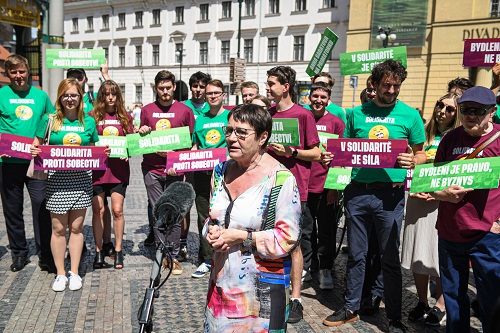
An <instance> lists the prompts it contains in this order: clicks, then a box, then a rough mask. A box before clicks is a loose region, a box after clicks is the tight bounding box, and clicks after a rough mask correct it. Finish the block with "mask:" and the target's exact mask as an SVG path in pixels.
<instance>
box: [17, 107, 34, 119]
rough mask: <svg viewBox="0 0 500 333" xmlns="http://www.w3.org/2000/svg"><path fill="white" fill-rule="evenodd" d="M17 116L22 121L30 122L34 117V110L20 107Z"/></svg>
mask: <svg viewBox="0 0 500 333" xmlns="http://www.w3.org/2000/svg"><path fill="white" fill-rule="evenodd" d="M16 116H17V118H19V119H21V120H28V119H30V118H31V117H32V116H33V110H31V108H30V107H29V106H26V105H19V106H18V107H17V108H16Z"/></svg>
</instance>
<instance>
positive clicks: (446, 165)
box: [410, 157, 500, 193]
mask: <svg viewBox="0 0 500 333" xmlns="http://www.w3.org/2000/svg"><path fill="white" fill-rule="evenodd" d="M499 178H500V157H488V158H476V159H471V160H461V161H453V162H442V163H434V164H421V165H417V166H416V167H415V172H414V173H413V179H412V181H411V187H410V192H411V193H418V192H434V191H441V190H443V189H445V188H447V187H449V186H451V185H460V186H463V187H465V188H473V189H488V188H497V187H498V179H499Z"/></svg>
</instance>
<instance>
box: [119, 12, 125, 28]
mask: <svg viewBox="0 0 500 333" xmlns="http://www.w3.org/2000/svg"><path fill="white" fill-rule="evenodd" d="M118 28H125V13H120V14H118Z"/></svg>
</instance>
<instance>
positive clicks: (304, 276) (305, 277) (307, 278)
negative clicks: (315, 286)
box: [302, 270, 313, 282]
mask: <svg viewBox="0 0 500 333" xmlns="http://www.w3.org/2000/svg"><path fill="white" fill-rule="evenodd" d="M312 279H313V278H312V276H311V272H310V271H309V270H307V271H306V270H303V271H302V282H309V281H311V280H312Z"/></svg>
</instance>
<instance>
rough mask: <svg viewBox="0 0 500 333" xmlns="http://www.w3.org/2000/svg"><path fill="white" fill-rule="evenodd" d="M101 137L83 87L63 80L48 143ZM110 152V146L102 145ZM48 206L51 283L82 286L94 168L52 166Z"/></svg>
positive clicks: (91, 141) (90, 142) (60, 287)
mask: <svg viewBox="0 0 500 333" xmlns="http://www.w3.org/2000/svg"><path fill="white" fill-rule="evenodd" d="M48 121H49V116H47V115H46V116H44V118H43V119H42V121H41V122H40V124H39V126H38V130H37V132H36V137H35V140H34V142H33V144H32V146H31V153H32V155H33V156H36V155H38V154H39V153H40V151H41V150H40V148H38V146H39V145H40V144H42V142H43V139H44V135H45V129H46V128H47V124H48ZM98 140H99V139H98V137H97V129H96V125H95V121H94V119H93V118H91V117H89V116H88V115H86V114H85V113H84V112H83V91H82V88H81V87H80V85H79V84H78V82H77V81H76V80H75V79H73V78H69V79H65V80H63V81H61V83H60V84H59V87H58V89H57V101H56V113H55V115H54V116H53V121H52V125H51V128H50V141H49V142H48V144H49V145H65V146H94V145H95V142H97V141H98ZM103 149H104V150H105V151H106V152H107V153H109V149H105V148H103ZM46 199H47V209H48V210H49V212H50V215H51V218H52V238H51V243H50V247H51V250H52V255H53V256H54V262H55V265H56V268H57V276H56V279H55V281H54V283H53V284H52V289H53V290H54V291H64V290H65V289H66V285H67V284H69V289H70V290H79V289H80V288H81V287H82V278H81V277H80V275H78V268H79V265H80V258H81V254H82V248H83V222H84V220H85V213H86V211H87V208H88V207H90V205H91V201H92V171H91V170H57V171H56V170H49V172H48V178H47V189H46ZM66 229H69V232H70V237H69V242H68V248H69V251H70V254H71V270H70V271H69V272H68V274H69V280H68V278H67V277H66V271H65V270H64V255H65V252H66Z"/></svg>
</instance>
